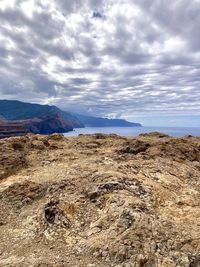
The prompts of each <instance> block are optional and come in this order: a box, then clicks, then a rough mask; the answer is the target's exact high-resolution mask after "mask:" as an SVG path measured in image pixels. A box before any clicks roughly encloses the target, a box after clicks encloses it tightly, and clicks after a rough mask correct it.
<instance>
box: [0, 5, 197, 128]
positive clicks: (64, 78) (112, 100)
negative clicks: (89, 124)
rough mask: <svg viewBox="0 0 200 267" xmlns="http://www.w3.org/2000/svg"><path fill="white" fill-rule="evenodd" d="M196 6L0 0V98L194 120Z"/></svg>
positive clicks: (149, 120)
mask: <svg viewBox="0 0 200 267" xmlns="http://www.w3.org/2000/svg"><path fill="white" fill-rule="evenodd" d="M199 14H200V0H190V1H188V0H9V1H8V0H0V25H1V26H0V99H18V100H22V101H28V102H35V103H41V104H54V105H57V106H58V107H61V108H63V109H65V110H71V111H75V112H80V113H85V114H92V115H96V116H107V117H114V118H120V117H123V118H127V119H129V120H132V121H138V120H139V121H140V122H143V123H144V124H147V125H150V124H152V125H156V124H159V125H162V124H164V125H166V124H168V125H186V124H187V125H192V126H195V125H196V126H200V123H199V121H200V15H199ZM197 124H199V125H197Z"/></svg>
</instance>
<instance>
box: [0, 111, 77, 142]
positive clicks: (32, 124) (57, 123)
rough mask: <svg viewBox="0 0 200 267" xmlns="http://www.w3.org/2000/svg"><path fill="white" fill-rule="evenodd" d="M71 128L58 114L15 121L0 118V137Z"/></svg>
mask: <svg viewBox="0 0 200 267" xmlns="http://www.w3.org/2000/svg"><path fill="white" fill-rule="evenodd" d="M72 130H73V128H72V126H71V125H70V123H68V121H66V120H65V119H64V118H63V117H62V116H59V115H54V116H47V117H43V118H33V119H27V120H17V121H5V120H0V138H3V137H11V136H20V135H25V134H26V133H34V134H52V133H55V132H57V133H64V132H68V131H72Z"/></svg>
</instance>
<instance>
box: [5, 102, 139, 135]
mask: <svg viewBox="0 0 200 267" xmlns="http://www.w3.org/2000/svg"><path fill="white" fill-rule="evenodd" d="M13 121H19V125H21V123H22V122H20V121H23V124H24V126H25V130H27V129H28V131H29V132H33V133H39V134H51V133H54V132H59V133H64V132H68V131H72V130H73V129H74V128H83V127H85V126H86V127H88V126H90V127H106V126H111V127H115V126H118V127H136V126H141V124H139V123H132V122H128V121H126V120H121V119H106V118H97V117H92V116H84V115H81V114H74V113H70V112H68V111H63V110H61V109H59V108H57V107H56V106H49V105H40V104H32V103H25V102H21V101H17V100H0V124H2V125H5V124H6V125H8V126H9V122H10V123H11V122H12V123H13ZM15 125H16V123H15Z"/></svg>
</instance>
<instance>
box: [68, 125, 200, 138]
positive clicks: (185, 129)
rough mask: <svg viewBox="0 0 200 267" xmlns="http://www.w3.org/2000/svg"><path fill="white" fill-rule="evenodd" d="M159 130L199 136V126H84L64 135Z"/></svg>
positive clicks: (138, 132) (125, 134) (120, 133)
mask: <svg viewBox="0 0 200 267" xmlns="http://www.w3.org/2000/svg"><path fill="white" fill-rule="evenodd" d="M155 131H156V132H161V133H165V134H168V135H170V136H173V137H181V136H186V135H193V136H200V127H198V128H195V127H85V128H78V129H74V131H71V132H67V133H65V134H64V135H65V136H78V135H79V134H94V133H105V134H112V133H114V134H118V135H121V136H138V135H139V134H142V133H150V132H155Z"/></svg>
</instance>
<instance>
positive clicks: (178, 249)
mask: <svg viewBox="0 0 200 267" xmlns="http://www.w3.org/2000/svg"><path fill="white" fill-rule="evenodd" d="M0 174H1V176H0V179H1V180H0V235H1V245H0V255H1V257H0V266H8V267H9V266H16V267H28V266H29V267H38V266H49V267H52V266H58V267H61V266H64V267H66V266H70V267H71V266H77V267H83V266H86V267H109V266H110V267H141V266H143V267H177V266H179V267H194V266H199V264H200V228H199V224H200V220H199V218H200V208H199V207H200V202H199V199H200V181H199V176H200V138H197V137H191V136H190V137H184V138H171V137H169V136H167V135H164V134H161V133H151V134H145V135H141V136H139V137H137V138H124V137H120V136H117V135H114V134H112V135H103V134H96V135H81V136H79V137H69V138H65V137H63V136H62V135H58V134H54V135H50V136H40V135H27V136H24V137H15V138H8V139H2V140H0Z"/></svg>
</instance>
